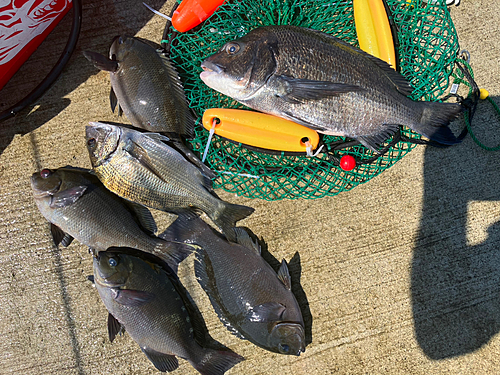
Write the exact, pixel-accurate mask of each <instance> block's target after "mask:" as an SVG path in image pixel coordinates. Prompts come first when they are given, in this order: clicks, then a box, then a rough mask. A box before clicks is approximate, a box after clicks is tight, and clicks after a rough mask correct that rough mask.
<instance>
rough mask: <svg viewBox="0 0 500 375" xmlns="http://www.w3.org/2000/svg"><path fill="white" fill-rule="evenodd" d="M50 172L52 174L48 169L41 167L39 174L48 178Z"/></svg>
mask: <svg viewBox="0 0 500 375" xmlns="http://www.w3.org/2000/svg"><path fill="white" fill-rule="evenodd" d="M51 174H52V171H51V170H50V169H42V171H41V172H40V176H41V177H42V178H48V177H50V175H51Z"/></svg>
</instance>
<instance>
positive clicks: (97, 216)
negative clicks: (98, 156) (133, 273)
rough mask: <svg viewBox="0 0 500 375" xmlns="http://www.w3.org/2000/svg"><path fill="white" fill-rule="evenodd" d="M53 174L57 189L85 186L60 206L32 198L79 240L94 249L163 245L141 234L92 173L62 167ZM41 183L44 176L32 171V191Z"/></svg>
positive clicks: (47, 199) (145, 248)
mask: <svg viewBox="0 0 500 375" xmlns="http://www.w3.org/2000/svg"><path fill="white" fill-rule="evenodd" d="M54 173H55V177H57V176H60V180H61V185H60V189H59V190H60V191H64V190H66V189H70V188H72V187H75V186H87V190H86V191H85V194H83V195H82V196H81V197H80V198H79V199H78V200H76V201H75V202H73V203H72V204H71V205H68V206H67V207H62V208H52V207H50V206H49V203H50V199H51V198H50V196H44V197H35V201H36V203H37V206H38V208H39V210H40V212H41V213H42V215H43V216H44V217H45V218H46V219H47V220H48V221H50V222H51V223H53V224H55V225H56V226H58V227H60V228H61V229H62V230H63V231H64V232H65V233H68V234H70V235H71V236H72V237H74V238H76V239H77V240H78V241H79V242H81V243H83V244H85V245H87V246H89V247H92V248H95V249H97V250H106V249H107V248H108V247H111V246H128V247H134V248H137V249H140V250H142V251H145V252H149V253H154V252H156V250H159V249H160V248H162V247H164V246H165V245H167V244H166V243H165V241H163V240H161V239H159V238H155V237H152V236H150V235H148V234H147V233H145V232H144V230H143V229H141V228H140V227H139V225H138V224H137V222H136V221H135V219H134V217H133V215H132V213H131V212H130V209H129V208H128V207H127V206H126V205H125V204H124V203H123V201H122V200H121V199H120V198H119V197H117V196H116V195H114V194H112V193H111V192H110V191H108V190H107V189H106V188H105V187H104V186H103V185H102V184H101V183H100V181H99V180H98V179H97V178H96V177H95V176H92V175H91V174H89V173H88V172H85V171H76V170H65V169H63V168H61V169H59V170H57V171H55V172H54ZM42 182H46V181H45V179H43V178H42V177H41V176H40V174H39V173H35V174H34V175H33V177H32V186H33V190H37V189H38V188H37V186H38V184H41V183H42Z"/></svg>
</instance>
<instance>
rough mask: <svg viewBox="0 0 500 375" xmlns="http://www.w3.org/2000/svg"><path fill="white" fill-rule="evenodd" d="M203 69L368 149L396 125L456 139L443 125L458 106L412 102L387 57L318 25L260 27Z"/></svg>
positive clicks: (231, 90) (271, 107)
mask: <svg viewBox="0 0 500 375" xmlns="http://www.w3.org/2000/svg"><path fill="white" fill-rule="evenodd" d="M201 67H202V68H203V69H204V72H202V73H201V74H200V78H201V79H202V80H203V81H204V82H205V83H206V84H207V85H208V86H209V87H211V88H213V89H215V90H217V91H219V92H221V93H222V94H225V95H228V96H230V97H231V98H233V99H235V100H237V101H239V102H240V103H242V104H244V105H246V106H248V107H250V108H253V109H256V110H258V111H262V112H266V113H270V114H273V115H276V116H280V117H283V118H286V119H288V120H291V121H294V122H297V123H299V124H301V125H304V126H306V127H309V128H311V129H314V130H317V131H318V132H321V133H324V134H330V135H336V136H345V137H350V138H354V139H356V140H358V141H359V142H361V143H362V144H363V145H364V146H366V147H368V148H370V149H371V150H373V151H377V148H378V147H379V145H380V144H381V143H383V142H384V141H385V140H386V139H387V138H388V137H389V136H390V135H391V134H392V133H394V132H395V131H396V130H397V129H398V127H399V126H400V125H404V126H407V127H409V128H410V129H412V130H414V131H415V132H417V133H420V134H422V135H424V136H426V137H427V138H430V139H431V140H433V141H436V142H439V143H442V144H447V145H451V144H455V143H458V142H459V140H458V139H457V138H456V137H455V136H454V135H453V133H452V132H451V130H450V129H449V128H448V125H449V123H450V121H451V120H453V119H454V118H455V117H456V116H457V115H458V114H459V113H460V112H461V111H462V107H461V106H460V105H458V104H454V103H435V102H422V101H413V100H411V99H410V98H408V95H409V94H410V93H411V91H412V88H411V86H410V84H409V83H408V81H407V80H406V79H405V78H404V77H403V76H402V75H401V74H399V73H398V72H396V71H395V70H393V69H391V68H390V66H389V65H388V64H387V63H385V62H384V61H382V60H380V59H378V58H376V57H374V56H372V55H369V54H367V53H365V52H363V51H361V50H360V49H358V48H355V47H353V46H351V45H349V44H347V43H345V42H343V41H342V40H340V39H337V38H335V37H333V36H331V35H328V34H325V33H322V32H319V31H316V30H311V29H306V28H301V27H297V26H266V27H260V28H257V29H254V30H252V31H250V32H249V33H248V34H247V35H245V36H243V37H242V38H240V39H238V40H234V41H231V42H228V43H226V44H225V45H224V46H223V47H222V48H221V50H220V51H219V52H218V53H216V54H214V55H212V56H210V57H208V58H207V59H206V60H205V61H204V62H203V63H202V64H201Z"/></svg>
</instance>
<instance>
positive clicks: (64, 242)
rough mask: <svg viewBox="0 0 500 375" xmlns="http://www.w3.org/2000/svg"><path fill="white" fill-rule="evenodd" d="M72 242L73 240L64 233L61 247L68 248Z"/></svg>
mask: <svg viewBox="0 0 500 375" xmlns="http://www.w3.org/2000/svg"><path fill="white" fill-rule="evenodd" d="M73 240H74V238H73V236H71V235H69V234H68V233H66V234H65V235H64V237H63V239H62V240H61V245H63V246H64V247H68V246H69V245H70V244H71V242H73Z"/></svg>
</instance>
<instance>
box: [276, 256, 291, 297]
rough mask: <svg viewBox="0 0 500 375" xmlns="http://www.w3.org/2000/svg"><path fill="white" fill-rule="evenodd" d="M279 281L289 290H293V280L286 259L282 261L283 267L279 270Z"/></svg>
mask: <svg viewBox="0 0 500 375" xmlns="http://www.w3.org/2000/svg"><path fill="white" fill-rule="evenodd" d="M278 279H280V280H281V282H282V283H283V284H284V285H285V287H286V288H287V289H288V290H291V289H292V278H291V277H290V272H288V266H287V264H286V261H285V259H283V260H282V261H281V266H280V269H279V270H278Z"/></svg>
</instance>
